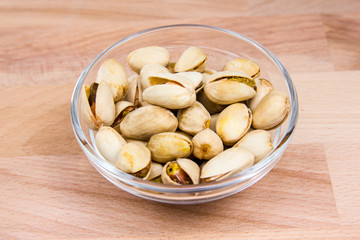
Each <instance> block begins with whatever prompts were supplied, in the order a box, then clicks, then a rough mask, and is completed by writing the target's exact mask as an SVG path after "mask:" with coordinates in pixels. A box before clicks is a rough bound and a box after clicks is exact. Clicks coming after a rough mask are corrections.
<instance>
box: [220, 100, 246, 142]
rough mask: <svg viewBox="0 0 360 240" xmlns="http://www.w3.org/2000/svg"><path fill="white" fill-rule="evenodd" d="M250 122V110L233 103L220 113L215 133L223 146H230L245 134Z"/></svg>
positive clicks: (241, 104)
mask: <svg viewBox="0 0 360 240" xmlns="http://www.w3.org/2000/svg"><path fill="white" fill-rule="evenodd" d="M251 121H252V114H251V111H250V109H248V108H247V107H246V105H245V104H243V103H234V104H232V105H230V106H228V107H227V108H225V109H224V110H223V111H222V112H221V113H220V115H219V117H218V119H217V121H216V126H215V127H216V133H217V134H218V135H219V136H220V138H221V139H222V140H223V142H224V144H226V145H232V144H234V143H236V142H237V141H239V139H240V138H241V137H242V136H244V135H245V134H246V132H247V131H248V130H249V128H250V126H251Z"/></svg>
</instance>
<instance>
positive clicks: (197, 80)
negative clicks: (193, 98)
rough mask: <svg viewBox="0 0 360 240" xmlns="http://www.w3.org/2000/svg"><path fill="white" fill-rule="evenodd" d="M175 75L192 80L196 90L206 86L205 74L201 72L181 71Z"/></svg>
mask: <svg viewBox="0 0 360 240" xmlns="http://www.w3.org/2000/svg"><path fill="white" fill-rule="evenodd" d="M175 75H180V76H183V77H186V78H187V79H189V80H191V82H192V83H193V85H194V87H195V92H199V91H200V90H201V89H202V88H203V87H204V83H203V81H202V79H203V76H202V74H201V73H199V72H179V73H176V74H175Z"/></svg>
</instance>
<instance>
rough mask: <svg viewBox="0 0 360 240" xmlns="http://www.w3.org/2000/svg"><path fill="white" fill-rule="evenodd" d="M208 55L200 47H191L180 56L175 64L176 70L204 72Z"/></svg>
mask: <svg viewBox="0 0 360 240" xmlns="http://www.w3.org/2000/svg"><path fill="white" fill-rule="evenodd" d="M206 59H207V57H206V55H205V53H204V51H203V50H202V49H201V48H199V47H195V46H192V47H189V48H188V49H186V50H185V51H184V52H183V53H182V54H181V56H180V58H179V60H178V61H177V62H176V64H175V66H174V71H175V72H187V71H196V72H202V71H204V69H205V67H206Z"/></svg>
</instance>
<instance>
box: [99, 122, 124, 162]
mask: <svg viewBox="0 0 360 240" xmlns="http://www.w3.org/2000/svg"><path fill="white" fill-rule="evenodd" d="M95 143H96V147H97V149H98V150H99V152H100V154H101V155H103V157H104V158H105V159H106V160H108V161H109V162H110V163H112V164H114V163H115V162H116V159H117V157H118V154H119V151H120V149H121V148H122V147H123V146H124V145H125V144H126V141H125V139H124V138H123V137H122V136H121V135H120V134H119V133H118V132H116V131H115V130H114V129H113V128H111V127H101V128H100V129H99V131H98V132H97V133H96V135H95Z"/></svg>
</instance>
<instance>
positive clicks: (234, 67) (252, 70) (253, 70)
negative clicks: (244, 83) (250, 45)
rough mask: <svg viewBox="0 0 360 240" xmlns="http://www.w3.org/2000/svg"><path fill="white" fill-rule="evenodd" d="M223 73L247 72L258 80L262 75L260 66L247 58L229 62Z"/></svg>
mask: <svg viewBox="0 0 360 240" xmlns="http://www.w3.org/2000/svg"><path fill="white" fill-rule="evenodd" d="M223 71H236V72H238V71H239V72H245V73H246V74H247V75H249V76H250V77H252V78H256V77H258V76H259V75H260V67H259V65H258V64H257V63H256V62H254V61H251V60H250V59H245V58H237V59H234V60H231V61H229V62H227V63H226V64H225V66H224V68H223Z"/></svg>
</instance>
